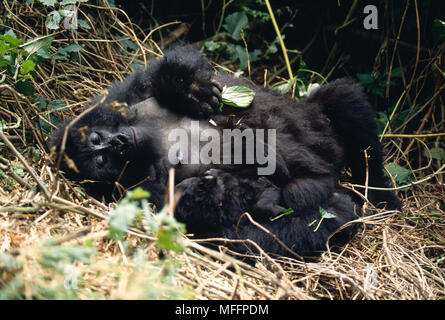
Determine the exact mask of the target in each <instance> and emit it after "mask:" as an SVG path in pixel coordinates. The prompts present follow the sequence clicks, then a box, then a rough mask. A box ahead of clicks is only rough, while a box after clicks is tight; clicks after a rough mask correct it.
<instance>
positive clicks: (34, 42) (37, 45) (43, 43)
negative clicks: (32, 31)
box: [23, 37, 54, 55]
mask: <svg viewBox="0 0 445 320" xmlns="http://www.w3.org/2000/svg"><path fill="white" fill-rule="evenodd" d="M39 38H41V39H39ZM53 40H54V37H37V38H33V39H30V40H29V41H28V42H26V43H25V44H24V45H23V49H25V50H26V52H28V54H29V55H32V54H34V53H36V52H39V50H42V49H46V51H48V50H49V48H50V47H51V43H52V42H53Z"/></svg>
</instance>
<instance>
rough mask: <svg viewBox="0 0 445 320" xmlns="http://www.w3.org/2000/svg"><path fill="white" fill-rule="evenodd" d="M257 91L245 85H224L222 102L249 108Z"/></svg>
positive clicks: (236, 106)
mask: <svg viewBox="0 0 445 320" xmlns="http://www.w3.org/2000/svg"><path fill="white" fill-rule="evenodd" d="M254 96H255V92H254V91H253V90H252V89H249V88H247V87H243V86H233V87H226V86H224V88H223V91H222V93H221V97H222V102H221V103H222V104H225V105H228V106H232V107H235V108H247V107H249V106H250V105H251V104H252V101H253V98H254Z"/></svg>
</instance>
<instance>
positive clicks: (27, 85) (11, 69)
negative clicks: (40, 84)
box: [0, 30, 52, 96]
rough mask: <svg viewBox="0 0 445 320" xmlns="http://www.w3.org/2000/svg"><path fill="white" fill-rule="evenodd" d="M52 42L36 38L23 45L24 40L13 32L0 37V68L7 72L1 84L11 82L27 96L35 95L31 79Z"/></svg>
mask: <svg viewBox="0 0 445 320" xmlns="http://www.w3.org/2000/svg"><path fill="white" fill-rule="evenodd" d="M51 42H52V39H51V38H35V39H31V40H30V41H28V42H27V43H25V44H23V45H22V40H21V39H19V38H17V36H16V34H15V33H14V31H12V30H9V31H7V32H6V33H5V34H3V35H0V68H4V69H5V70H6V73H4V74H3V77H2V78H1V79H0V83H2V82H10V83H12V84H13V86H14V87H15V89H16V90H17V91H18V92H20V93H22V94H24V95H26V96H30V95H32V94H34V91H35V89H34V85H33V84H32V81H31V78H32V77H33V76H35V71H34V69H35V66H36V64H37V63H39V62H40V61H41V60H42V59H43V57H42V56H43V55H44V54H45V50H48V48H49V46H50V45H51Z"/></svg>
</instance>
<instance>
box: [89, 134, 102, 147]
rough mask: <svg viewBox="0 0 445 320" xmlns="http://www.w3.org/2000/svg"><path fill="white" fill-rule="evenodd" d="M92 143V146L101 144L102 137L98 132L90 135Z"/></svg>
mask: <svg viewBox="0 0 445 320" xmlns="http://www.w3.org/2000/svg"><path fill="white" fill-rule="evenodd" d="M90 142H91V143H92V144H94V145H98V144H100V142H101V138H100V135H99V134H97V133H96V132H92V133H91V134H90Z"/></svg>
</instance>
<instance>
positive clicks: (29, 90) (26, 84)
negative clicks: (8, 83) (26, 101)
mask: <svg viewBox="0 0 445 320" xmlns="http://www.w3.org/2000/svg"><path fill="white" fill-rule="evenodd" d="M15 88H16V89H17V91H18V92H20V93H21V94H23V95H25V96H32V95H33V94H34V92H35V91H36V90H35V88H34V85H33V84H32V83H31V81H29V80H21V81H18V82H17V83H16V84H15Z"/></svg>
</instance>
